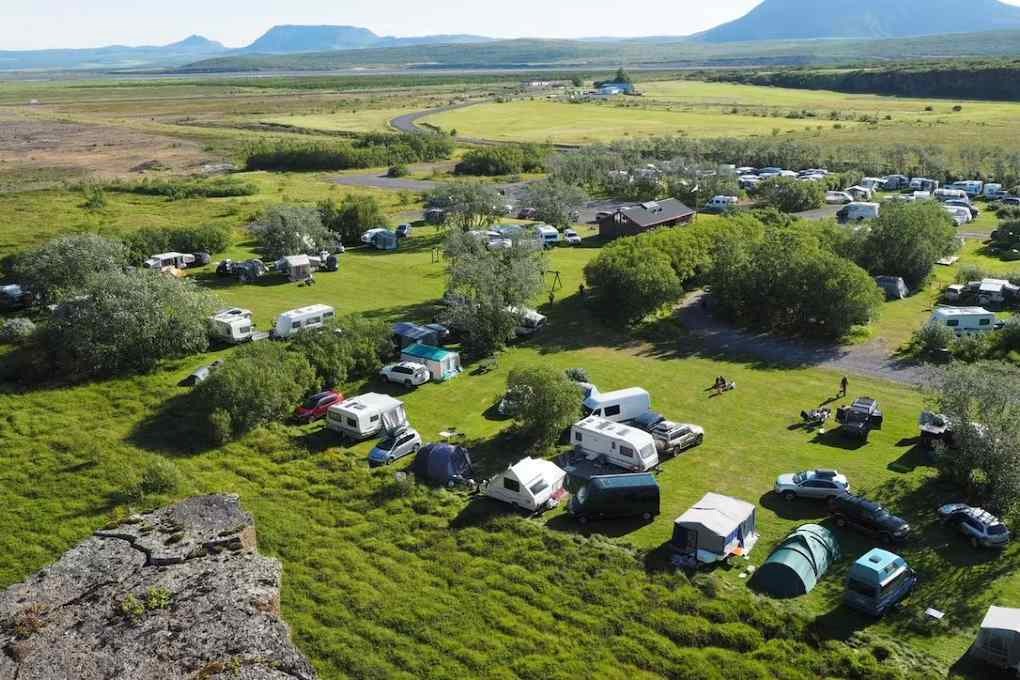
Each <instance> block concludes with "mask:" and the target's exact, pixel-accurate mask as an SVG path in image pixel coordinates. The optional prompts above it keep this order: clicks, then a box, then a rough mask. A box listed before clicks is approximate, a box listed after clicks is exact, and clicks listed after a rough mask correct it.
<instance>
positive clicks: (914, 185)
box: [910, 177, 939, 193]
mask: <svg viewBox="0 0 1020 680" xmlns="http://www.w3.org/2000/svg"><path fill="white" fill-rule="evenodd" d="M938 188H939V183H938V182H936V181H935V180H933V179H928V178H927V177H915V178H914V179H912V180H910V190H911V191H927V192H928V193H932V192H934V191H935V190H936V189H938Z"/></svg>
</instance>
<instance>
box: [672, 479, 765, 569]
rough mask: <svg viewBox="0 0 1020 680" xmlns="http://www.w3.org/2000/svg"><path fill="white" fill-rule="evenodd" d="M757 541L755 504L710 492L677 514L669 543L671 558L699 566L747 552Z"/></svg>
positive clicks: (678, 564)
mask: <svg viewBox="0 0 1020 680" xmlns="http://www.w3.org/2000/svg"><path fill="white" fill-rule="evenodd" d="M757 542H758V517H757V512H756V510H755V507H754V505H753V504H751V503H748V502H746V501H742V500H739V499H736V498H730V497H729V496H723V495H721V494H717V493H707V494H705V495H704V497H702V499H701V500H700V501H698V502H697V503H695V504H694V506H693V507H691V509H690V510H688V511H687V512H685V513H684V514H682V515H680V516H679V517H677V518H676V520H675V521H674V523H673V537H672V538H671V539H670V541H669V547H670V548H671V550H672V551H673V558H672V562H673V564H674V565H676V566H680V567H697V566H699V565H702V564H712V563H714V562H722V561H725V560H728V559H729V558H730V557H732V556H733V555H736V556H738V557H739V556H743V555H747V554H748V553H750V552H751V550H752V549H753V548H754V545H755V543H757Z"/></svg>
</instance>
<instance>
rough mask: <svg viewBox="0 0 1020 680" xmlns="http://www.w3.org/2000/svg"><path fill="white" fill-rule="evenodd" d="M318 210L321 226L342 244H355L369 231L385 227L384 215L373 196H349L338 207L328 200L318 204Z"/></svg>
mask: <svg viewBox="0 0 1020 680" xmlns="http://www.w3.org/2000/svg"><path fill="white" fill-rule="evenodd" d="M318 209H319V218H320V219H321V221H322V224H323V226H325V227H326V228H327V229H329V230H330V231H331V232H333V233H334V234H336V235H337V236H338V237H339V238H340V239H341V241H342V242H343V241H346V242H347V243H357V242H358V241H359V239H360V238H361V235H362V234H363V233H365V232H366V231H368V230H369V229H374V228H376V227H383V226H386V215H385V213H383V210H382V207H380V205H379V202H378V201H376V200H375V197H374V196H361V195H358V194H351V195H349V196H345V197H344V199H343V201H341V203H340V205H339V206H338V205H337V204H336V203H335V202H334V201H333V200H332V199H328V200H325V201H322V202H321V203H319V206H318Z"/></svg>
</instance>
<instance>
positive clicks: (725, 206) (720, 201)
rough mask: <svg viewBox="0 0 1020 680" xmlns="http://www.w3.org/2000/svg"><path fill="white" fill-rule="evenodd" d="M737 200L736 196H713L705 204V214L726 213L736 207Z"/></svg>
mask: <svg viewBox="0 0 1020 680" xmlns="http://www.w3.org/2000/svg"><path fill="white" fill-rule="evenodd" d="M738 201H739V199H738V198H737V197H736V196H713V197H712V198H711V199H710V200H709V201H708V203H706V204H705V207H704V208H703V210H704V211H705V212H726V211H727V210H733V209H734V208H736V207H737V202H738Z"/></svg>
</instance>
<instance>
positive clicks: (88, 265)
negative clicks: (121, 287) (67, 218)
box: [8, 234, 128, 304]
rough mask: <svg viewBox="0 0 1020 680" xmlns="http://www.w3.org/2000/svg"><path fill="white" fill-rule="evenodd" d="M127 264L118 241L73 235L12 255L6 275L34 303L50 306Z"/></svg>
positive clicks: (122, 247)
mask: <svg viewBox="0 0 1020 680" xmlns="http://www.w3.org/2000/svg"><path fill="white" fill-rule="evenodd" d="M127 263H128V259H127V251H126V249H125V248H124V245H123V244H122V243H120V242H119V241H114V240H111V239H108V238H104V237H102V236H99V235H97V234H74V235H71V236H60V237H58V238H55V239H53V240H52V241H49V242H48V243H46V244H45V245H42V246H39V247H38V248H33V249H31V250H27V251H25V252H23V253H20V254H18V255H15V256H14V258H13V260H12V262H11V264H10V266H9V267H8V273H9V274H10V276H11V278H12V279H13V280H15V281H17V282H18V283H19V284H21V286H22V287H23V288H24V289H25V290H29V291H31V292H32V293H33V294H34V295H35V298H36V300H38V301H39V302H41V303H43V304H53V303H57V302H60V301H61V300H64V299H67V298H70V297H73V296H75V295H78V294H79V293H80V292H81V290H82V288H83V287H84V286H85V284H86V282H87V281H88V280H89V279H91V278H92V277H93V276H94V275H96V274H102V273H106V272H113V271H119V270H122V269H123V268H124V267H125V266H126V265H127Z"/></svg>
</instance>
